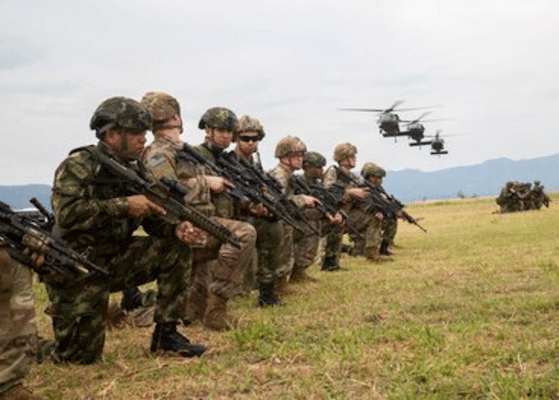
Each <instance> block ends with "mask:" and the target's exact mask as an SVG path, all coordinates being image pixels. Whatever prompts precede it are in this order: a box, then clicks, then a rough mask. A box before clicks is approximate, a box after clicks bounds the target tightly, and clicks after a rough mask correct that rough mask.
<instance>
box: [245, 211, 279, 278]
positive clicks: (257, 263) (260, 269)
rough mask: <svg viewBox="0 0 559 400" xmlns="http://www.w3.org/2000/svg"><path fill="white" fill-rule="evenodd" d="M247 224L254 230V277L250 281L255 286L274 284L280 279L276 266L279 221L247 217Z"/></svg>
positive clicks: (277, 263)
mask: <svg viewBox="0 0 559 400" xmlns="http://www.w3.org/2000/svg"><path fill="white" fill-rule="evenodd" d="M247 222H249V223H250V224H252V226H254V228H255V229H256V259H255V260H254V271H255V277H254V278H253V279H252V281H256V282H255V283H257V284H268V283H275V282H277V280H278V279H279V277H280V275H279V268H278V266H279V256H280V245H281V243H282V237H283V225H282V223H281V222H279V221H273V220H269V219H265V218H258V217H249V218H248V219H247ZM247 280H250V279H248V278H247Z"/></svg>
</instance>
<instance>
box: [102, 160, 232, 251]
mask: <svg viewBox="0 0 559 400" xmlns="http://www.w3.org/2000/svg"><path fill="white" fill-rule="evenodd" d="M93 153H94V156H95V157H96V159H97V160H98V161H99V162H100V163H101V164H102V165H104V166H105V167H107V168H108V169H109V170H110V171H111V172H112V173H113V174H115V175H116V176H118V177H120V178H122V179H123V180H124V181H126V182H128V183H129V186H130V189H131V190H132V191H133V192H136V193H139V194H143V195H144V196H146V197H147V198H148V199H149V200H150V201H152V202H154V203H155V204H157V205H159V206H161V207H163V208H164V209H165V211H167V214H166V215H165V216H164V218H165V219H166V220H167V221H168V222H169V223H171V224H177V223H180V222H181V221H185V220H186V221H189V222H191V223H192V225H194V226H196V227H197V228H200V229H202V230H204V231H206V232H207V233H209V234H210V235H212V236H215V237H216V238H217V239H219V240H220V241H222V242H224V243H225V242H227V243H230V244H231V245H233V246H235V247H237V248H240V247H241V245H240V244H239V242H238V241H237V238H236V237H235V235H234V234H233V232H231V231H230V230H229V229H227V228H226V227H225V226H223V225H221V224H219V223H217V222H215V221H212V220H211V219H210V218H208V217H207V216H205V215H204V214H202V213H201V212H200V211H198V210H197V209H195V208H194V207H192V206H191V205H189V204H186V203H185V202H184V196H186V194H188V189H187V188H186V187H184V186H182V185H181V184H180V183H179V182H177V181H176V180H173V179H171V178H168V177H164V178H162V179H161V180H160V181H159V182H156V183H153V182H150V181H149V180H147V179H145V178H143V177H141V176H140V175H138V173H136V171H134V170H132V169H130V168H128V167H126V166H125V165H123V164H121V163H120V162H119V161H117V160H115V159H114V158H112V157H109V156H107V155H106V154H103V153H101V152H100V151H97V150H94V151H93Z"/></svg>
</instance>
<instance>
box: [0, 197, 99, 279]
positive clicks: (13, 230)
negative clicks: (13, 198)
mask: <svg viewBox="0 0 559 400" xmlns="http://www.w3.org/2000/svg"><path fill="white" fill-rule="evenodd" d="M30 202H31V203H32V204H33V205H34V206H35V207H36V208H37V209H38V210H39V211H13V210H12V209H11V207H10V206H9V205H8V204H6V203H4V202H3V201H0V237H2V238H3V239H4V240H5V241H6V242H7V243H8V245H9V246H10V255H11V257H12V258H13V259H14V260H16V261H19V262H20V263H22V264H24V265H26V266H28V267H29V268H31V269H33V270H34V271H35V272H37V274H38V275H39V276H40V277H41V279H42V280H46V281H48V282H51V283H56V284H63V285H69V284H72V283H73V282H75V281H76V280H77V279H81V278H85V277H88V276H90V275H93V274H95V273H97V274H101V275H104V276H109V273H108V272H107V270H105V269H103V268H101V267H99V266H97V265H95V264H93V263H92V262H90V261H89V260H88V259H87V255H86V254H80V253H78V252H77V251H75V250H73V249H72V248H70V247H68V244H67V243H66V241H64V240H62V239H60V238H58V237H56V236H54V235H53V234H52V233H50V230H51V228H52V223H53V221H54V219H53V216H52V214H50V213H49V212H48V211H47V210H46V209H45V208H44V207H43V205H42V204H41V203H40V202H39V201H38V200H37V199H36V198H32V199H31V200H30ZM25 249H29V250H31V251H33V252H37V253H40V254H42V255H43V256H44V262H43V264H42V265H41V266H37V265H35V262H34V261H33V260H32V259H31V257H29V256H28V255H27V254H25V253H24V250H25Z"/></svg>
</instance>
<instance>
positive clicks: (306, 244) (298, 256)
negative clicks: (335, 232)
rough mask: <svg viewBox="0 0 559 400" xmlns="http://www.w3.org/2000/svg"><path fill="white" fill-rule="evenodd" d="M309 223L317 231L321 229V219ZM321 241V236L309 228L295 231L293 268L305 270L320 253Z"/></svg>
mask: <svg viewBox="0 0 559 400" xmlns="http://www.w3.org/2000/svg"><path fill="white" fill-rule="evenodd" d="M309 223H310V224H311V225H312V226H313V227H314V228H315V229H316V230H317V231H319V232H320V231H321V228H322V224H321V222H320V220H309ZM319 241H320V236H319V235H317V234H316V233H315V232H313V231H312V230H310V229H308V228H306V229H304V231H303V232H301V231H298V230H295V231H294V232H293V257H294V263H293V270H305V269H307V268H308V267H309V266H310V265H311V264H312V263H313V262H314V260H315V258H316V255H317V253H318V244H319Z"/></svg>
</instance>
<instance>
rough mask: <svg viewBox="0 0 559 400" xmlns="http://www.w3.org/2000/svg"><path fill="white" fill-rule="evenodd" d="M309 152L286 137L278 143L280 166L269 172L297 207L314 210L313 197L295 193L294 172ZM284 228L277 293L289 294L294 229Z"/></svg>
mask: <svg viewBox="0 0 559 400" xmlns="http://www.w3.org/2000/svg"><path fill="white" fill-rule="evenodd" d="M306 151H307V146H305V144H304V143H303V142H302V141H301V139H299V138H298V137H295V136H286V137H284V138H282V139H280V141H279V142H278V144H277V146H276V151H275V157H276V158H278V159H279V163H278V165H277V166H276V167H275V168H273V169H272V170H270V171H268V173H269V175H270V176H271V177H272V178H274V179H275V180H276V181H277V182H278V183H279V185H280V187H281V188H282V191H283V194H284V195H285V196H286V197H287V198H288V199H290V201H292V202H293V203H294V204H295V205H296V206H297V207H300V208H312V207H314V206H315V204H316V203H317V202H318V199H317V198H316V197H313V196H309V195H305V194H299V195H295V194H294V193H293V182H292V180H293V172H294V171H296V170H298V169H301V168H302V167H303V157H304V155H305V152H306ZM281 223H282V226H283V237H282V243H281V245H280V255H279V263H278V269H277V274H278V277H279V280H278V285H277V288H276V289H277V291H278V292H280V293H282V292H283V293H289V290H288V289H287V283H288V281H289V276H290V275H291V272H292V270H293V264H294V261H295V260H294V255H293V227H292V226H291V225H289V224H287V223H285V222H283V221H282V222H281Z"/></svg>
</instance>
